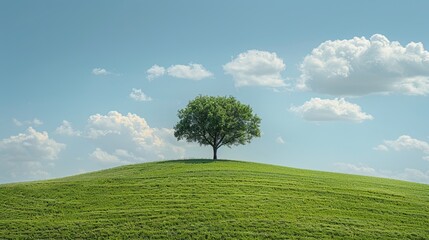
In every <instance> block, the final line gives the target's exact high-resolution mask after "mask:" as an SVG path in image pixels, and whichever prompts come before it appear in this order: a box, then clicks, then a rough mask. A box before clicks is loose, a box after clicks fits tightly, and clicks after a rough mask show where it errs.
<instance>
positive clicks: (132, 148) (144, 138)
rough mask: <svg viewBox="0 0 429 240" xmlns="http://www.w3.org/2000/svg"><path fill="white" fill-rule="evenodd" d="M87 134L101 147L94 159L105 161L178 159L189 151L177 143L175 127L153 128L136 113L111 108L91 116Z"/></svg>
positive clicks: (95, 153)
mask: <svg viewBox="0 0 429 240" xmlns="http://www.w3.org/2000/svg"><path fill="white" fill-rule="evenodd" d="M86 136H87V137H88V138H91V139H93V141H94V143H95V144H96V145H97V146H98V148H99V150H98V151H97V149H96V150H95V151H94V152H93V153H92V154H91V158H92V159H96V160H98V161H101V162H105V163H107V162H111V163H119V162H121V163H124V162H141V161H151V160H157V159H165V158H172V159H176V158H182V157H183V156H184V153H185V149H184V148H183V147H181V146H179V145H178V144H177V141H176V139H175V138H174V135H173V130H172V129H166V128H152V127H150V126H149V125H148V123H147V122H146V120H145V119H144V118H141V117H140V116H138V115H136V114H132V113H128V114H127V115H122V114H121V113H119V112H117V111H111V112H109V113H107V114H106V115H102V114H94V115H91V116H90V117H89V119H88V126H87V130H86ZM102 149H111V151H109V152H107V151H105V150H102ZM103 152H104V153H106V154H104V153H103ZM109 156H114V157H109ZM102 159H105V160H104V161H102ZM116 159H117V160H118V161H115V160H116Z"/></svg>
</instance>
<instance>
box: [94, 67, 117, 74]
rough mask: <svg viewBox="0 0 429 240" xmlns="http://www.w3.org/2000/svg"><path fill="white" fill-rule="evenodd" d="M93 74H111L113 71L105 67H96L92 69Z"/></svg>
mask: <svg viewBox="0 0 429 240" xmlns="http://www.w3.org/2000/svg"><path fill="white" fill-rule="evenodd" d="M92 74H93V75H96V76H103V75H110V74H112V73H111V72H109V71H107V70H106V69H104V68H94V69H92Z"/></svg>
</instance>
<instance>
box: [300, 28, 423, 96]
mask: <svg viewBox="0 0 429 240" xmlns="http://www.w3.org/2000/svg"><path fill="white" fill-rule="evenodd" d="M300 70H301V76H300V79H299V81H298V84H297V88H298V89H304V90H305V89H307V90H309V89H310V90H313V91H315V92H320V93H327V94H331V95H340V96H359V95H366V94H371V93H392V92H396V93H402V94H409V95H426V94H428V93H429V52H428V51H426V50H425V49H424V47H423V44H422V43H415V42H410V43H408V44H407V45H406V46H402V45H401V44H400V43H399V42H395V41H394V42H390V41H389V40H388V39H387V38H386V37H385V36H383V35H381V34H375V35H373V36H372V37H371V38H370V39H369V40H368V39H366V38H365V37H360V38H359V37H355V38H353V39H348V40H334V41H326V42H324V43H322V44H320V46H318V47H317V48H315V49H313V51H312V52H311V54H309V55H307V56H306V57H305V58H304V61H303V63H302V64H301V65H300Z"/></svg>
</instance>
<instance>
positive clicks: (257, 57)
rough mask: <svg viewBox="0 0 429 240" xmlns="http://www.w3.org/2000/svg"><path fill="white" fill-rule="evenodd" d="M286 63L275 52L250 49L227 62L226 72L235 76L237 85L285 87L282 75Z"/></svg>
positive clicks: (224, 67)
mask: <svg viewBox="0 0 429 240" xmlns="http://www.w3.org/2000/svg"><path fill="white" fill-rule="evenodd" d="M285 68H286V65H285V64H284V63H283V60H282V59H281V58H279V57H277V54H276V53H274V52H272V53H271V52H266V51H259V50H248V51H247V52H244V53H240V54H239V55H238V56H237V57H236V58H234V59H233V60H232V61H231V62H229V63H227V64H225V65H224V66H223V69H224V71H225V73H226V74H229V75H231V76H232V77H233V79H234V82H235V86H236V87H244V86H264V87H273V88H277V87H285V86H286V84H285V82H284V80H283V79H282V77H281V72H282V71H284V70H285Z"/></svg>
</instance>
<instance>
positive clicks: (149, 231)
mask: <svg viewBox="0 0 429 240" xmlns="http://www.w3.org/2000/svg"><path fill="white" fill-rule="evenodd" d="M9 238H11V239H15V238H31V239H47V238H57V239H58V238H61V239H79V238H80V239H82V238H84V239H97V238H125V239H135V238H140V239H167V238H169V239H234V238H240V239H243V238H244V239H255V238H256V239H258V238H259V239H264V238H265V239H267V238H271V239H291V238H292V239H294V238H299V239H306V238H308V239H321V238H338V239H352V238H355V239H429V185H424V184H416V183H409V182H403V181H396V180H388V179H380V178H372V177H362V176H354V175H345V174H335V173H325V172H317V171H308V170H298V169H292V168H286V167H278V166H272V165H266V164H258V163H249V162H238V161H220V160H218V161H211V160H187V161H166V162H155V163H144V164H138V165H128V166H122V167H118V168H113V169H109V170H105V171H99V172H94V173H88V174H83V175H78V176H73V177H68V178H62V179H55V180H49V181H40V182H30V183H16V184H4V185H0V239H9Z"/></svg>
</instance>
